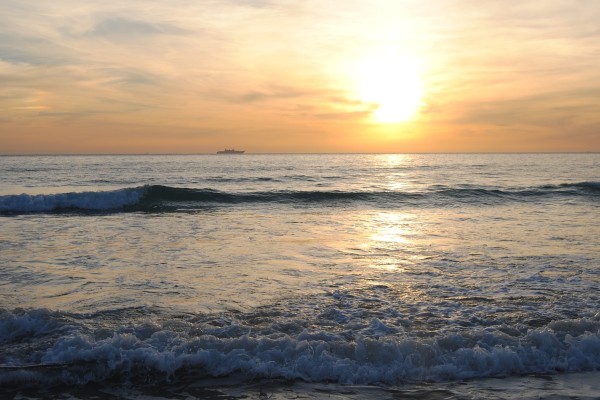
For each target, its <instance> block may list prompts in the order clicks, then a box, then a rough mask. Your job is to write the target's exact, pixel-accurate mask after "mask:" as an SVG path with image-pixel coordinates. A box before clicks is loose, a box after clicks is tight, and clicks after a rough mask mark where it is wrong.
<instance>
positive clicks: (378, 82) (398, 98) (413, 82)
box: [356, 51, 423, 123]
mask: <svg viewBox="0 0 600 400" xmlns="http://www.w3.org/2000/svg"><path fill="white" fill-rule="evenodd" d="M356 86H357V87H356V92H357V93H356V94H357V96H358V98H359V99H361V100H362V101H364V102H367V103H373V104H374V105H375V106H376V109H375V110H374V111H373V113H372V118H373V120H374V121H375V122H379V123H398V122H405V121H408V120H410V119H412V117H413V116H414V115H415V114H416V113H417V111H418V110H419V108H420V107H421V105H422V97H423V85H422V82H421V74H420V69H419V63H418V61H417V60H416V59H415V58H411V57H409V56H404V55H401V54H397V53H395V52H392V51H381V52H378V53H375V54H371V55H369V56H367V57H365V58H364V59H363V60H362V61H361V62H359V63H358V68H357V72H356Z"/></svg>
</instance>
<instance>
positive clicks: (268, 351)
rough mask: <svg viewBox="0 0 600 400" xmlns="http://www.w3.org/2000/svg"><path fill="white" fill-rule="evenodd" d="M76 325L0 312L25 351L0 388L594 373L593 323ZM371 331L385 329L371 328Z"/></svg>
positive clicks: (12, 361) (597, 353)
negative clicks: (392, 330) (441, 327)
mask: <svg viewBox="0 0 600 400" xmlns="http://www.w3.org/2000/svg"><path fill="white" fill-rule="evenodd" d="M73 317H74V316H73V315H67V314H61V313H58V312H51V311H48V310H31V311H26V312H24V311H18V312H7V311H5V312H2V313H0V346H1V348H3V349H10V348H11V347H12V346H13V345H15V346H17V347H20V348H24V347H26V346H31V347H32V348H31V349H30V351H28V352H23V351H22V352H19V353H18V355H17V353H14V354H13V352H12V351H10V350H7V352H6V353H5V355H4V356H2V357H0V358H1V360H0V362H1V364H0V385H22V384H48V383H64V384H85V383H88V382H102V381H106V380H113V379H127V380H132V381H136V380H141V381H143V380H147V379H150V378H151V379H152V380H153V381H155V382H157V381H158V382H160V381H164V382H177V381H178V380H183V379H187V378H193V379H197V378H208V377H225V376H232V375H238V376H242V379H254V378H284V379H298V380H303V381H308V382H339V383H344V384H381V383H383V384H399V383H402V382H423V381H452V380H460V379H467V378H477V377H502V376H511V375H520V374H531V373H549V372H557V371H561V372H569V371H585V370H597V369H598V368H600V336H599V333H600V331H599V329H600V322H599V321H598V320H597V319H577V320H570V321H560V322H551V323H550V324H549V325H548V326H546V327H544V328H539V329H530V330H528V331H527V332H525V333H523V334H521V335H516V336H514V335H511V334H506V333H503V332H501V331H499V330H491V329H481V330H478V331H472V332H464V333H448V334H443V333H442V334H440V335H439V336H434V337H421V338H418V337H412V338H411V337H405V336H403V335H401V334H398V335H396V336H386V337H378V336H376V335H375V336H371V337H364V336H357V337H353V338H347V337H344V335H343V334H338V333H333V332H325V331H320V330H310V329H307V328H299V329H293V328H289V327H290V326H293V325H294V324H298V327H301V324H300V323H299V322H298V321H294V320H290V321H287V322H286V323H283V322H282V321H278V322H277V323H275V324H273V325H272V326H271V327H270V328H269V329H267V330H265V331H264V332H260V331H258V332H255V331H253V330H250V329H247V327H245V326H243V325H236V324H231V323H229V324H223V323H222V321H221V323H220V324H216V323H214V322H213V323H212V325H211V324H200V323H198V322H194V321H187V322H185V323H184V322H180V323H173V322H171V323H163V324H157V323H150V322H148V323H140V324H137V325H129V326H127V327H123V328H120V329H107V328H99V329H90V328H89V327H86V328H84V327H83V326H81V321H74V320H73ZM75 317H76V318H81V316H75ZM230 322H231V321H230ZM78 325H79V326H78ZM372 325H374V326H375V328H377V329H383V328H382V327H381V326H382V325H383V323H382V322H381V321H378V320H376V319H375V320H373V323H372ZM284 327H285V329H283V328H284Z"/></svg>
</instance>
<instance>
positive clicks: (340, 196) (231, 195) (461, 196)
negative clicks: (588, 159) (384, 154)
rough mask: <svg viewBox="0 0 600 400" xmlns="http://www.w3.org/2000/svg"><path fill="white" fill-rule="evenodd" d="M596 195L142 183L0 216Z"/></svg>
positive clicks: (11, 204) (7, 206)
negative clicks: (267, 188)
mask: <svg viewBox="0 0 600 400" xmlns="http://www.w3.org/2000/svg"><path fill="white" fill-rule="evenodd" d="M590 196H591V197H593V198H596V197H597V196H600V182H577V183H563V184H554V185H542V186H537V187H531V188H511V189H507V188H489V187H475V186H464V187H448V186H442V185H437V186H432V187H429V188H425V189H424V190H422V191H407V192H399V191H368V190H364V191H344V190H329V191H323V190H303V191H293V190H279V191H255V192H224V191H220V190H216V189H210V188H204V189H197V188H186V187H172V186H166V185H147V186H140V187H133V188H124V189H117V190H108V191H86V192H69V193H58V194H39V195H28V194H20V195H7V196H0V214H5V215H6V214H19V213H38V212H90V211H91V212H98V211H101V212H136V211H142V212H169V211H179V210H194V209H201V208H203V207H215V206H220V205H231V204H248V203H282V204H294V203H303V204H329V205H346V204H352V203H368V204H370V205H373V206H375V207H387V206H398V205H409V206H410V205H419V206H427V205H428V204H429V205H433V206H436V205H439V204H448V201H451V202H452V203H472V204H498V203H503V202H508V201H528V200H529V199H535V198H539V197H582V198H589V197H590Z"/></svg>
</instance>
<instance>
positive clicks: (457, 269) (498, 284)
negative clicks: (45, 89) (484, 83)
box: [0, 154, 600, 399]
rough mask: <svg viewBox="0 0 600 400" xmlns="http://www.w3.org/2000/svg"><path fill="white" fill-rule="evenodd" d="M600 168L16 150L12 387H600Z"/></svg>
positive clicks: (9, 280)
mask: <svg viewBox="0 0 600 400" xmlns="http://www.w3.org/2000/svg"><path fill="white" fill-rule="evenodd" d="M598 171H600V155H598V154H561V155H555V154H552V155H530V154H528V155H524V154H523V155H502V154H495V155H244V156H214V155H203V156H70V157H60V156H46V157H43V156H37V157H33V156H32V157H25V156H23V157H0V175H1V176H2V177H3V181H2V182H1V183H0V265H2V268H1V270H0V308H2V313H1V314H0V382H2V384H3V385H5V386H6V387H10V388H11V393H13V394H14V393H19V390H22V389H23V388H24V387H33V388H34V389H33V390H34V391H37V392H40V393H41V392H43V391H44V390H46V391H48V390H49V391H50V392H49V393H54V394H55V395H57V396H58V395H59V394H61V393H64V392H65V389H64V385H67V387H69V388H78V389H77V390H83V391H84V392H82V393H85V390H98V391H106V389H107V387H119V388H121V389H119V390H125V389H127V390H131V391H132V392H131V393H130V394H128V395H127V396H130V397H131V396H133V397H135V393H138V392H140V393H145V392H152V391H153V390H158V389H157V387H158V388H169V389H168V390H171V391H172V392H173V391H174V392H173V393H179V392H177V390H179V389H177V388H178V385H180V386H181V387H183V386H185V387H186V388H189V387H190V385H191V386H194V385H195V387H196V389H195V390H199V391H201V390H205V389H207V388H210V387H213V388H217V389H215V390H218V391H219V393H230V395H231V396H238V395H242V394H244V393H246V395H252V396H254V395H255V394H256V393H255V392H253V390H254V389H253V388H256V387H259V388H261V387H263V386H265V385H266V386H268V385H272V386H273V385H274V386H273V390H272V393H271V394H272V395H273V396H279V397H278V398H286V397H282V396H288V395H290V396H291V395H293V394H294V393H296V394H297V393H302V394H303V395H306V396H308V397H311V396H317V395H318V396H320V395H321V394H327V396H333V397H334V398H335V396H340V398H353V397H352V396H358V397H361V396H364V397H369V393H371V391H375V392H377V393H378V396H380V395H381V396H384V398H385V397H389V398H406V396H409V395H410V396H413V397H416V398H419V396H423V397H421V398H482V397H481V396H483V398H490V399H493V398H516V397H517V396H519V397H523V396H525V395H526V394H527V393H530V395H531V396H532V397H529V398H537V397H534V396H535V393H536V391H538V390H542V391H543V393H545V394H544V396H546V395H547V396H549V397H547V398H575V397H569V396H579V397H578V398H586V396H587V397H589V398H593V395H591V394H590V393H593V392H594V391H596V390H597V389H598V388H597V386H594V385H593V384H591V383H590V382H592V380H590V379H588V378H582V379H584V381H585V382H586V384H587V385H588V386H589V387H590V389H589V390H588V391H586V389H585V387H586V384H583V385H579V384H578V383H577V384H572V383H569V382H572V381H573V379H575V380H577V379H579V378H577V377H581V376H584V377H589V376H592V375H585V374H584V375H580V374H575V375H574V373H580V372H586V371H587V372H588V373H591V374H595V373H596V372H594V371H597V370H598V369H599V368H600V337H599V335H600V314H599V312H598V310H599V306H600V291H599V290H598V289H599V288H600V269H599V268H598V266H599V260H600V243H599V240H598V238H599V237H600V218H599V217H598V216H599V215H600V213H599V211H600V176H598ZM548 374H549V375H548ZM593 376H594V377H595V376H596V375H593ZM490 378H495V379H491V380H490ZM496 378H501V379H496ZM594 379H595V378H594ZM209 380H210V383H209ZM549 382H550V383H549ZM108 383H110V384H108ZM90 385H95V386H90ZM107 385H108V386H107ZM261 385H262V386H261ZM544 385H545V386H544ZM290 386H291V387H292V388H291V389H290ZM94 387H95V388H96V389H90V388H94ZM124 388H125V389H124ZM465 388H466V389H465ZM463 389H465V390H466V391H464V390H463ZM575 389H576V390H575ZM165 390H167V389H165ZM261 390H262V389H261ZM574 390H575V392H574ZM236 391H238V392H236ZM234 392H236V393H237V394H236V393H234ZM231 393H233V394H231ZM260 393H261V392H260V391H259V392H258V395H260ZM290 393H291V394H290ZM307 393H308V394H307ZM352 393H354V394H352ZM572 393H579V394H575V395H572ZM205 394H206V396H210V395H211V394H210V393H208V394H207V393H205ZM344 396H346V397H344ZM348 396H349V397H348ZM403 396H404V397H403ZM469 396H470V397H469ZM552 396H555V397H552ZM561 396H562V397H561ZM174 397H176V396H174ZM276 398H277V397H276ZM523 398H528V397H523Z"/></svg>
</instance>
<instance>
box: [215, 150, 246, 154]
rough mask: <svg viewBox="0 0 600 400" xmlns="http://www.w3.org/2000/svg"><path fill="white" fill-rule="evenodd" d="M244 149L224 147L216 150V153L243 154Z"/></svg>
mask: <svg viewBox="0 0 600 400" xmlns="http://www.w3.org/2000/svg"><path fill="white" fill-rule="evenodd" d="M245 151H246V150H234V149H225V150H221V151H217V154H244V153H245Z"/></svg>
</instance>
